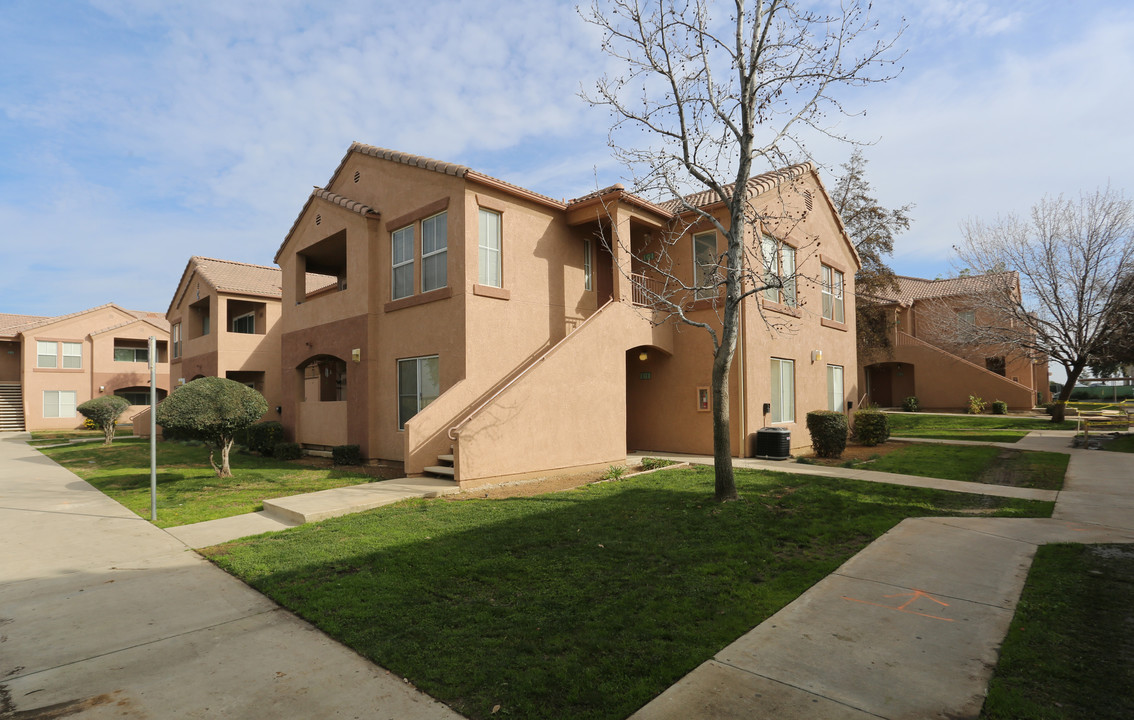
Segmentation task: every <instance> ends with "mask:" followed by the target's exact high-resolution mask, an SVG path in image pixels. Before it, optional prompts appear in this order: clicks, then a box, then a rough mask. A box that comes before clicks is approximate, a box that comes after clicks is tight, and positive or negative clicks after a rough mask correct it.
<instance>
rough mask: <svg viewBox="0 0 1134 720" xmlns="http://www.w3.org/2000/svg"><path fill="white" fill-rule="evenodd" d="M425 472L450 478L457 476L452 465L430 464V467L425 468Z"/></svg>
mask: <svg viewBox="0 0 1134 720" xmlns="http://www.w3.org/2000/svg"><path fill="white" fill-rule="evenodd" d="M425 472H427V473H432V474H434V475H439V476H441V477H445V478H449V479H453V478H454V477H456V470H454V469H453V467H452V466H448V467H446V466H445V465H430V466H429V467H427V468H425Z"/></svg>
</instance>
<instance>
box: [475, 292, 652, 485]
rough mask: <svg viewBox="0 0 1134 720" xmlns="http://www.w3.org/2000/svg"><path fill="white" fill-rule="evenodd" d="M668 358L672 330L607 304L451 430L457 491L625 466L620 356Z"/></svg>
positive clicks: (622, 359)
mask: <svg viewBox="0 0 1134 720" xmlns="http://www.w3.org/2000/svg"><path fill="white" fill-rule="evenodd" d="M639 346H651V347H655V348H659V349H661V350H663V351H665V352H670V353H672V352H673V327H672V325H671V324H666V325H661V326H654V325H652V324H651V322H650V321H649V319H648V318H647V317H645V316H644V315H643V314H642V311H641V310H638V309H635V308H634V307H632V306H631V305H629V304H626V303H618V302H611V303H608V304H607V305H604V306H603V307H602V308H600V309H599V311H598V312H596V313H595V314H594V315H592V316H591V317H589V318H588V319H587V320H586V321H585V322H584V323H583V324H581V325H580V326H579V327H578V328H577V329H576V330H575V331H574V332H572V333H571V334H570V335H568V336H567V337H566V338H564V339H563V340H562V341H561V342H559V343H558V344H557V345H556V346H555V347H553V348H552V349H551V350H549V351H548V352H547V353H546V354H545V355H544V356H543V357H542V358H540V359H539V361H538V362H536V363H534V364H533V365H532V366H531V367H530V368H529V369H528V370H527V371H526V372H525V373H523V374H522V375H521V376H519V377H518V378H517V379H516V381H515V382H513V383H512V384H511V385H509V386H508V387H507V388H505V389H504V390H503V391H502V392H500V393H499V394H498V395H496V396H495V397H493V398H492V399H490V400H489V401H488V402H487V403H486V404H485V405H484V406H483V407H481V408H480V409H479V410H477V411H476V412H475V413H474V414H473V415H472V416H471V418H469V419H468V420H466V421H465V422H464V423H463V424H462V425H461V426H459V427H458V428H456V430H455V432H454V435H455V437H456V441H455V443H454V456H455V457H454V460H455V462H454V465H455V467H456V470H457V479H458V481H459V482H460V483H461V485H462V486H465V485H470V484H471V485H475V484H479V483H483V482H485V481H488V480H490V479H498V478H508V477H517V476H532V475H535V474H539V473H544V472H554V471H556V470H563V469H567V468H577V467H588V466H596V465H603V464H608V463H614V462H624V461H625V458H626V351H627V350H628V349H630V348H634V347H639Z"/></svg>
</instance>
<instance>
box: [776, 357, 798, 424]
mask: <svg viewBox="0 0 1134 720" xmlns="http://www.w3.org/2000/svg"><path fill="white" fill-rule="evenodd" d="M771 389H772V422H774V423H783V422H795V361H793V360H783V359H780V358H772V388H771Z"/></svg>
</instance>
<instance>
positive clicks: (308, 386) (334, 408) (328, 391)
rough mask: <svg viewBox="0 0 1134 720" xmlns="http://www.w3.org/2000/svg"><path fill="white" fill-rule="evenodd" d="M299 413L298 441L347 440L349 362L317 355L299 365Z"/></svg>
mask: <svg viewBox="0 0 1134 720" xmlns="http://www.w3.org/2000/svg"><path fill="white" fill-rule="evenodd" d="M295 382H296V383H297V385H298V387H297V392H296V398H297V399H298V401H299V402H298V413H297V418H296V420H297V422H296V430H295V439H296V442H298V443H300V444H301V445H305V446H315V447H326V448H329V447H334V446H336V445H345V444H347V363H346V361H345V360H343V359H342V358H338V357H335V356H334V355H314V356H312V357H310V358H308V359H307V360H304V361H303V362H302V363H300V364H299V365H298V366H296V368H295Z"/></svg>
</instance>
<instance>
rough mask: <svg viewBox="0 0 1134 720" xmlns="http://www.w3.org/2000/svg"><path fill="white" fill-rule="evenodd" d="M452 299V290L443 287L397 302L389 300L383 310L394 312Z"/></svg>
mask: <svg viewBox="0 0 1134 720" xmlns="http://www.w3.org/2000/svg"><path fill="white" fill-rule="evenodd" d="M451 297H453V288H451V287H443V288H437V289H436V290H430V291H429V292H426V293H421V294H420V295H410V296H409V297H404V298H399V299H398V300H391V301H390V302H388V303H386V306H385V307H384V308H383V309H384V310H385V311H386V312H394V311H395V310H402V309H405V308H408V307H414V306H415V305H425V304H426V303H431V302H436V301H437V300H447V299H449V298H451Z"/></svg>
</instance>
